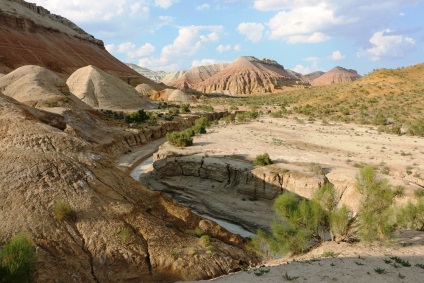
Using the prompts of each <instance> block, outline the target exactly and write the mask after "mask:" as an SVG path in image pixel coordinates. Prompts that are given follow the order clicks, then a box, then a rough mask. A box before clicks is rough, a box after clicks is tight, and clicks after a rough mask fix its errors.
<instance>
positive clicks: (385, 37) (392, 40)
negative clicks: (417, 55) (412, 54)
mask: <svg viewBox="0 0 424 283" xmlns="http://www.w3.org/2000/svg"><path fill="white" fill-rule="evenodd" d="M369 41H370V43H371V44H372V47H371V48H368V49H365V50H364V51H360V52H359V54H358V55H359V56H362V55H364V54H365V55H369V56H371V60H373V61H378V60H380V59H382V58H386V59H395V58H402V57H404V56H405V55H406V54H407V53H408V52H409V51H410V50H412V49H413V48H414V47H415V40H414V39H413V38H410V37H406V36H403V35H398V34H393V31H392V30H390V29H386V30H383V31H379V32H376V33H374V34H373V36H372V37H371V38H370V40H369Z"/></svg>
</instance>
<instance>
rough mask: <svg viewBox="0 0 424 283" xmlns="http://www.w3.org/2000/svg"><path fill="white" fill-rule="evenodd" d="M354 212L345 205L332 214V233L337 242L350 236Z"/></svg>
mask: <svg viewBox="0 0 424 283" xmlns="http://www.w3.org/2000/svg"><path fill="white" fill-rule="evenodd" d="M351 215H352V211H351V210H350V209H349V207H347V206H346V205H345V204H344V205H343V206H342V207H340V208H338V209H337V208H336V209H334V210H333V211H332V212H331V214H330V231H331V234H332V235H333V237H335V239H336V240H344V239H346V238H347V237H348V236H349V232H350V227H351V224H352V223H351V222H352V217H351Z"/></svg>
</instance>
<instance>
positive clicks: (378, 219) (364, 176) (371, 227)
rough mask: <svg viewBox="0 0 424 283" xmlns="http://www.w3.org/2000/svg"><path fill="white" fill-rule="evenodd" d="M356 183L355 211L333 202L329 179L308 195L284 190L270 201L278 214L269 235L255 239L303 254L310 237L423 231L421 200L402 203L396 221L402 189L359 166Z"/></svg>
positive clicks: (386, 235)
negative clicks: (357, 206)
mask: <svg viewBox="0 0 424 283" xmlns="http://www.w3.org/2000/svg"><path fill="white" fill-rule="evenodd" d="M356 187H357V190H358V191H359V192H360V193H361V194H362V199H363V200H362V203H361V206H360V209H359V211H358V213H357V215H356V216H353V213H352V211H350V209H349V208H348V207H347V206H346V205H343V206H341V207H337V200H338V198H337V197H336V190H335V189H334V187H333V186H332V185H331V184H326V185H324V186H322V187H321V188H319V189H318V190H317V191H316V192H315V194H314V195H313V197H312V198H311V200H306V199H300V198H299V197H298V196H296V195H295V194H293V193H284V194H282V195H281V196H279V197H278V198H277V199H276V200H275V202H274V210H275V212H276V214H277V216H278V219H277V220H276V221H274V223H273V224H272V225H271V234H267V233H265V232H263V231H259V232H258V236H257V237H255V239H254V244H255V245H256V247H259V246H262V247H263V244H264V243H265V244H266V245H267V248H268V249H269V250H270V251H272V252H274V253H278V254H282V253H286V252H292V253H302V252H304V251H305V250H306V249H307V248H308V246H310V245H311V243H312V241H311V240H314V241H318V242H319V241H323V240H324V239H325V235H328V233H330V236H331V239H333V240H341V241H343V240H346V239H347V238H350V237H357V238H359V239H360V240H364V241H375V240H387V239H389V238H390V237H391V236H392V234H393V232H394V229H395V227H396V225H400V227H405V228H413V229H418V230H424V200H422V199H419V200H418V202H417V203H416V204H412V203H409V204H407V205H406V206H405V207H403V208H401V209H400V210H399V213H398V215H397V221H398V223H395V219H396V217H395V216H396V215H395V214H394V210H393V203H394V200H395V198H396V197H397V196H399V195H401V194H402V191H403V190H401V189H399V188H395V189H394V188H392V187H391V186H390V185H389V184H388V181H387V180H386V179H378V178H377V177H376V173H375V171H374V168H373V167H371V166H364V167H363V168H361V169H360V170H359V173H358V175H357V177H356ZM353 227H355V229H353ZM259 248H261V247H259Z"/></svg>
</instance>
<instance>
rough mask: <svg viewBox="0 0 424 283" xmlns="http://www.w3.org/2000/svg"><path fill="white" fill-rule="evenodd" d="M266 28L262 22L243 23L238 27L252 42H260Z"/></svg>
mask: <svg viewBox="0 0 424 283" xmlns="http://www.w3.org/2000/svg"><path fill="white" fill-rule="evenodd" d="M264 30H265V27H264V25H263V24H261V23H241V24H239V25H238V27H237V31H238V32H239V33H241V34H244V35H245V36H246V37H247V39H248V40H250V41H252V42H259V41H260V40H261V39H262V35H263V32H264Z"/></svg>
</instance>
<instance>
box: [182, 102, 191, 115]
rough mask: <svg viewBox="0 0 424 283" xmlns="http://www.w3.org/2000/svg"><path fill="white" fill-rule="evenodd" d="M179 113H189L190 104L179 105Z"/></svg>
mask: <svg viewBox="0 0 424 283" xmlns="http://www.w3.org/2000/svg"><path fill="white" fill-rule="evenodd" d="M180 109H181V113H190V104H181V105H180Z"/></svg>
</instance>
